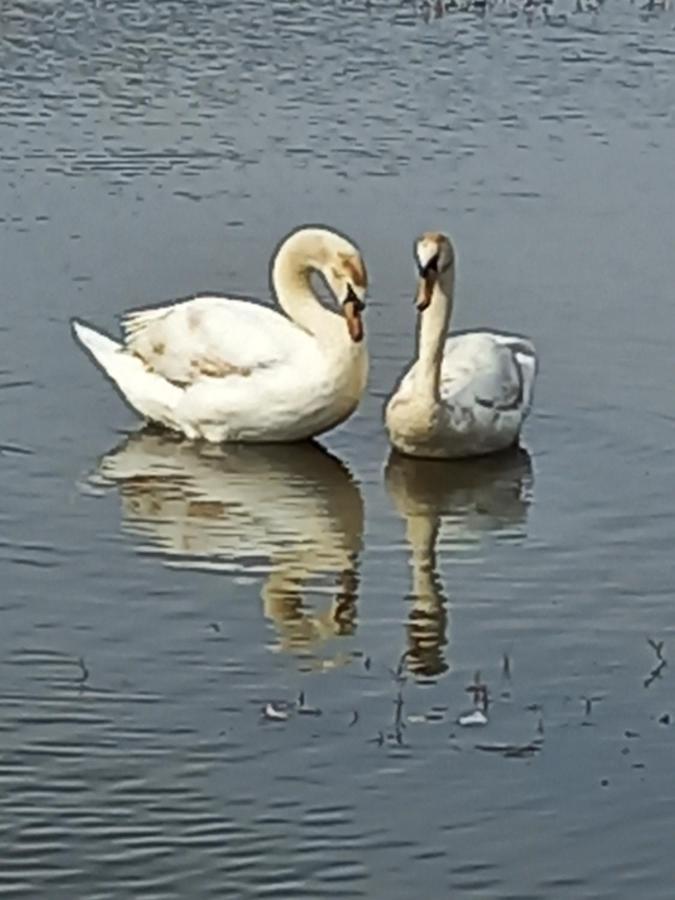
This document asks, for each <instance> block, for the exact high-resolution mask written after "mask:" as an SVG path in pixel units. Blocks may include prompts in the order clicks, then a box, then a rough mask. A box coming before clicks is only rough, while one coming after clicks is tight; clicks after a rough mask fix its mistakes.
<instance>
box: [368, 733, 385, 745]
mask: <svg viewBox="0 0 675 900" xmlns="http://www.w3.org/2000/svg"><path fill="white" fill-rule="evenodd" d="M368 743H369V744H377V746H378V747H381V746H382V744H384V733H383V732H382V731H378V732H377V737H374V738H370V740H369V741H368Z"/></svg>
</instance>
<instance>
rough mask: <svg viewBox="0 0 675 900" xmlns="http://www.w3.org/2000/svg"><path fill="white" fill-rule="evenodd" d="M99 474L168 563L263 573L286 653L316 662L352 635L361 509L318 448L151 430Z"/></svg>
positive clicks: (267, 608)
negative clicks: (316, 655)
mask: <svg viewBox="0 0 675 900" xmlns="http://www.w3.org/2000/svg"><path fill="white" fill-rule="evenodd" d="M99 473H100V475H101V476H102V477H103V478H104V479H105V480H107V481H114V482H115V483H116V484H117V485H118V487H119V491H120V495H121V498H122V507H123V516H124V525H125V527H126V528H127V529H128V530H129V531H130V532H131V533H133V534H135V535H137V536H138V537H142V538H147V539H148V540H149V543H150V545H151V546H154V547H157V548H159V550H160V551H161V552H162V553H163V554H166V556H167V557H168V559H169V562H170V564H172V565H180V566H195V565H199V566H200V567H202V568H203V567H204V565H208V566H209V567H215V568H218V569H219V570H221V571H223V570H224V571H228V572H232V573H239V574H241V573H246V574H251V573H259V574H263V575H264V578H265V581H264V584H263V587H262V592H261V596H262V600H263V608H264V612H265V615H266V616H267V617H268V618H269V619H271V620H272V622H274V625H275V627H276V628H277V631H278V633H279V647H280V649H283V650H289V651H293V652H309V651H311V650H315V649H316V648H317V647H318V645H320V644H321V643H322V642H324V641H326V640H328V639H330V638H332V637H336V636H340V635H349V634H352V633H353V632H354V629H355V623H356V603H357V596H358V584H359V578H358V557H359V553H360V551H361V546H362V537H363V502H362V499H361V494H360V491H359V489H358V487H357V485H356V483H355V481H354V480H353V478H352V477H351V475H350V473H349V472H348V470H347V469H346V468H345V466H344V465H343V464H342V463H341V462H339V461H338V460H337V459H335V458H334V457H332V456H330V455H329V454H328V453H327V452H326V451H324V450H323V449H321V448H320V447H319V446H318V445H316V444H311V443H306V444H294V445H276V446H272V445H268V446H248V447H243V446H242V447H238V446H229V447H227V448H223V447H217V446H201V445H195V444H190V443H189V442H186V441H182V440H180V439H178V438H176V437H174V436H173V435H167V434H165V433H158V432H153V431H150V430H145V431H142V432H139V433H137V434H135V435H133V436H132V437H130V438H129V439H128V440H126V441H125V442H124V444H122V446H121V447H119V448H118V449H116V450H114V451H113V452H111V453H109V454H108V455H107V456H105V457H104V458H103V460H102V461H101V464H100V467H99ZM327 582H330V587H329V588H327V586H326V584H327ZM335 582H337V587H336V586H335ZM310 592H311V593H315V594H323V595H325V594H326V593H329V594H330V595H331V602H330V604H329V608H328V609H324V610H322V611H320V612H319V611H311V612H310V611H309V610H308V609H307V608H306V606H305V602H304V599H305V598H304V595H305V594H308V593H310ZM333 662H335V660H333Z"/></svg>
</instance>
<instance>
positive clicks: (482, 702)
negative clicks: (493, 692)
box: [464, 671, 490, 712]
mask: <svg viewBox="0 0 675 900" xmlns="http://www.w3.org/2000/svg"><path fill="white" fill-rule="evenodd" d="M464 690H465V691H466V692H467V693H469V694H471V695H472V696H473V702H474V704H475V705H476V706H480V707H481V708H482V710H483V712H487V709H488V706H489V704H490V698H489V695H488V687H487V684H485V683H484V682H483V681H481V677H480V672H479V671H476V672H475V674H474V676H473V682H472V683H471V684H468V685H467V686H466V687H465V688H464Z"/></svg>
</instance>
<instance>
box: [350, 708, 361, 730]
mask: <svg viewBox="0 0 675 900" xmlns="http://www.w3.org/2000/svg"><path fill="white" fill-rule="evenodd" d="M358 721H359V711H358V709H355V710H354V712H353V713H352V720H351V722H350V723H349V727H350V728H351V727H352V726H353V725H356V723H357V722H358Z"/></svg>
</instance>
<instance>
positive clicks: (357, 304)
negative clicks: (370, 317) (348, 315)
mask: <svg viewBox="0 0 675 900" xmlns="http://www.w3.org/2000/svg"><path fill="white" fill-rule="evenodd" d="M342 303H343V304H345V303H352V304H353V305H354V308H355V309H356V310H357V311H358V312H363V310H364V309H365V308H366V307H365V304H364V303H363V301H362V300H359V298H358V297H357V296H356V294H355V293H354V288H353V287H352V286H351V284H348V285H347V296H346V297H345V299H344V300H343V301H342Z"/></svg>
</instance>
